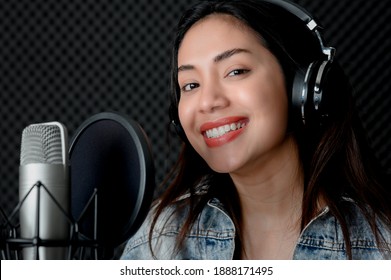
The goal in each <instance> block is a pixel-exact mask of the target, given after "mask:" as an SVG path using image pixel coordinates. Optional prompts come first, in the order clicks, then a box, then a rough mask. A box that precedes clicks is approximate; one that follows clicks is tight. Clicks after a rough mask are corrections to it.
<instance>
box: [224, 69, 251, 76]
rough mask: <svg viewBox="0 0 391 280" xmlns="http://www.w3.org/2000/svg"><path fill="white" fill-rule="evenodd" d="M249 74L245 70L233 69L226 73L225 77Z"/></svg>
mask: <svg viewBox="0 0 391 280" xmlns="http://www.w3.org/2000/svg"><path fill="white" fill-rule="evenodd" d="M248 72H250V70H247V69H235V70H232V71H231V72H229V73H228V75H227V77H233V76H239V75H243V74H246V73H248Z"/></svg>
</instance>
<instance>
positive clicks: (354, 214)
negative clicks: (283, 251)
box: [295, 200, 391, 259]
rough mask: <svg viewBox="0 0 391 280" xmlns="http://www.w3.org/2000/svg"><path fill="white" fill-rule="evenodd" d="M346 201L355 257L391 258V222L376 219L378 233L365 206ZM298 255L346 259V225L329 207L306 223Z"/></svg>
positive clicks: (345, 212)
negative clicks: (368, 216) (389, 223)
mask: <svg viewBox="0 0 391 280" xmlns="http://www.w3.org/2000/svg"><path fill="white" fill-rule="evenodd" d="M344 203H345V210H346V211H344V219H345V220H346V223H347V227H348V231H349V243H350V245H351V249H352V258H353V259H390V258H391V251H390V248H391V231H390V225H387V224H385V223H384V222H383V221H381V220H380V219H376V225H377V230H378V237H376V234H375V233H374V231H373V229H372V226H371V224H370V223H369V222H368V220H367V218H366V216H365V214H364V212H363V211H362V209H361V208H360V207H359V206H358V205H357V204H356V203H355V202H354V201H352V200H346V201H345V202H344ZM295 256H296V258H300V259H307V258H310V259H347V247H346V242H345V239H344V232H343V228H342V226H341V224H340V223H339V221H338V219H337V218H336V217H335V216H334V215H333V214H332V213H331V212H330V211H329V210H328V209H325V211H323V213H322V214H320V215H319V216H318V217H316V218H315V219H314V220H312V221H311V222H310V223H309V224H308V225H307V226H306V227H305V229H304V230H303V232H302V234H301V236H300V239H299V243H298V246H297V249H296V252H295Z"/></svg>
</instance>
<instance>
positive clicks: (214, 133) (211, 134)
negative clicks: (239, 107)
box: [205, 121, 247, 139]
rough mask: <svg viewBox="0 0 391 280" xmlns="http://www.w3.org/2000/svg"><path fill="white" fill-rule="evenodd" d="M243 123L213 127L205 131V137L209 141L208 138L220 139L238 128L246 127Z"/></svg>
mask: <svg viewBox="0 0 391 280" xmlns="http://www.w3.org/2000/svg"><path fill="white" fill-rule="evenodd" d="M246 124H247V123H246V122H245V121H239V122H235V123H230V124H225V125H222V126H219V127H215V128H212V129H208V130H206V131H205V136H206V137H207V138H208V139H210V138H218V137H221V136H223V135H225V134H227V133H229V132H231V131H235V130H238V129H240V128H243V127H245V126H246Z"/></svg>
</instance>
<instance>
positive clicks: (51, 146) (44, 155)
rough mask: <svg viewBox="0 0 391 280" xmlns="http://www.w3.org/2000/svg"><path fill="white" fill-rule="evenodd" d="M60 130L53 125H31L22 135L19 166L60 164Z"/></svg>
mask: <svg viewBox="0 0 391 280" xmlns="http://www.w3.org/2000/svg"><path fill="white" fill-rule="evenodd" d="M62 162H63V161H62V142H61V130H60V128H59V127H58V126H57V125H55V124H32V125H29V126H28V127H26V128H25V129H24V130H23V133H22V143H21V152H20V165H26V164H30V163H48V164H62Z"/></svg>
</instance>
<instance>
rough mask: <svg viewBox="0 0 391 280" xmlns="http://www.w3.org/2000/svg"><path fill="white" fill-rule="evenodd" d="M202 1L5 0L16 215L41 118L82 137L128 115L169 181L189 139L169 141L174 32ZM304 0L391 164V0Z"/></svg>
mask: <svg viewBox="0 0 391 280" xmlns="http://www.w3.org/2000/svg"><path fill="white" fill-rule="evenodd" d="M192 2H195V1H194V0H193V1H190V0H188V1H175V0H163V1H162V0H150V1H144V0H107V1H104V0H85V1H77V0H37V1H30V0H8V1H7V0H0V108H1V109H0V205H1V207H2V208H3V209H4V210H5V211H6V213H10V212H11V210H12V209H13V208H14V207H15V206H16V204H17V197H18V195H17V193H18V166H19V156H20V137H21V132H22V130H23V128H24V127H26V126H27V125H28V124H31V123H38V122H46V121H52V120H57V121H60V122H63V123H64V124H65V125H66V126H67V128H68V131H69V134H70V136H72V135H73V132H74V131H75V129H76V128H77V127H78V126H79V125H80V124H81V123H82V122H83V121H84V120H85V119H87V118H88V117H89V116H91V115H93V114H96V113H98V112H102V111H116V112H120V113H123V114H126V115H128V116H130V117H131V118H133V119H134V120H136V121H137V122H139V123H140V124H141V125H142V127H143V128H144V129H145V131H146V133H147V134H148V136H149V138H150V140H151V144H152V148H153V152H154V156H155V165H156V171H157V174H156V182H157V183H158V184H159V183H160V182H161V181H162V179H163V177H164V174H165V173H166V172H167V170H168V168H169V167H170V166H171V164H172V163H173V161H174V160H175V157H176V155H177V150H178V146H179V141H177V140H176V139H174V140H172V142H171V147H169V146H168V145H169V144H168V142H167V141H166V136H167V133H166V130H167V123H168V114H167V109H168V96H169V72H170V65H169V64H170V44H171V41H172V39H173V32H172V30H173V28H174V26H175V24H176V22H177V20H178V18H179V15H180V14H181V12H182V11H183V10H184V9H185V7H188V6H189V4H190V3H192ZM297 2H298V3H300V4H302V5H303V6H304V7H306V8H307V9H308V10H309V11H310V12H312V13H313V14H314V15H316V16H317V17H318V18H319V19H320V21H321V22H322V23H323V25H324V26H325V30H324V35H325V38H326V41H328V42H329V45H332V46H335V47H336V48H337V56H338V58H339V59H340V61H341V62H342V65H343V66H344V68H345V69H346V71H347V73H348V74H349V75H350V77H351V80H352V82H353V85H354V87H355V88H356V93H355V96H356V100H357V105H358V107H359V109H360V115H361V117H362V120H363V123H364V125H365V127H366V129H367V132H368V135H369V136H370V138H371V139H372V141H373V143H372V146H373V148H374V150H375V152H376V155H377V156H378V158H379V161H380V162H381V164H382V165H383V166H384V168H385V169H386V170H391V158H390V153H389V152H388V150H390V145H391V143H390V136H391V132H390V129H391V125H390V119H391V116H390V114H391V113H390V109H389V108H390V105H391V95H390V78H391V77H390V65H391V64H390V50H391V46H390V39H389V37H390V36H389V35H390V26H391V24H390V23H389V21H387V20H388V19H389V18H390V11H391V8H390V7H391V2H390V1H389V0H371V1H368V0H328V1H320V0H300V1H299V0H298V1H297ZM287 28H289V27H288V26H287ZM169 135H170V136H172V135H171V134H169Z"/></svg>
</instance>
